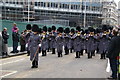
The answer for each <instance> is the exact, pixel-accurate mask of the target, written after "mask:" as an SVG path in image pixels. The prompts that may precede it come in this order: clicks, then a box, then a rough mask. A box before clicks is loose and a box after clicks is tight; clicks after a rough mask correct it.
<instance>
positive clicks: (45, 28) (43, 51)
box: [41, 26, 48, 56]
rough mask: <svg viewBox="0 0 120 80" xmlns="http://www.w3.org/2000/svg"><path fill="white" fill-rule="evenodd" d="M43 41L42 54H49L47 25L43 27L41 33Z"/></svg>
mask: <svg viewBox="0 0 120 80" xmlns="http://www.w3.org/2000/svg"><path fill="white" fill-rule="evenodd" d="M41 37H42V42H41V49H42V56H46V55H47V51H46V50H47V49H48V35H47V27H46V26H44V27H43V33H42V35H41Z"/></svg>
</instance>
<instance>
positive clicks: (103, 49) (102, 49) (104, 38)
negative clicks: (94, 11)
mask: <svg viewBox="0 0 120 80" xmlns="http://www.w3.org/2000/svg"><path fill="white" fill-rule="evenodd" d="M107 29H108V28H107V26H103V28H102V30H103V33H102V35H101V37H100V42H99V53H100V54H101V58H100V59H106V53H107V48H108V40H109V36H108V35H107V33H106V32H107Z"/></svg>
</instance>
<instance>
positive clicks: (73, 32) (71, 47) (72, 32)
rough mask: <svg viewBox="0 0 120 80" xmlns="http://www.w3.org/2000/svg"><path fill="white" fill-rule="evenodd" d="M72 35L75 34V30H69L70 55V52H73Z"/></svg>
mask: <svg viewBox="0 0 120 80" xmlns="http://www.w3.org/2000/svg"><path fill="white" fill-rule="evenodd" d="M74 34H75V30H74V29H71V33H70V37H71V38H70V53H72V51H73V50H74V38H73V37H74Z"/></svg>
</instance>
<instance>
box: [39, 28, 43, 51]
mask: <svg viewBox="0 0 120 80" xmlns="http://www.w3.org/2000/svg"><path fill="white" fill-rule="evenodd" d="M42 32H43V31H42V29H41V28H39V31H38V33H39V36H40V39H41V41H40V42H42ZM39 53H41V43H40V44H39Z"/></svg>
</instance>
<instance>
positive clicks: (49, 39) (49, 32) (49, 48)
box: [47, 27, 52, 52]
mask: <svg viewBox="0 0 120 80" xmlns="http://www.w3.org/2000/svg"><path fill="white" fill-rule="evenodd" d="M51 34H52V28H50V27H49V28H48V51H47V52H50V50H51V46H50V42H51V37H50V36H51Z"/></svg>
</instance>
